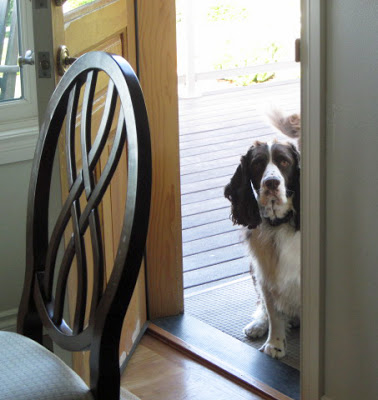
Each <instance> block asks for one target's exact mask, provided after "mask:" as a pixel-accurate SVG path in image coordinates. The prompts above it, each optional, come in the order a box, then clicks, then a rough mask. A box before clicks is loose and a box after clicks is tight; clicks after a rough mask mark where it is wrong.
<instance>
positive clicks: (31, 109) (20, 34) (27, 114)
mask: <svg viewBox="0 0 378 400" xmlns="http://www.w3.org/2000/svg"><path fill="white" fill-rule="evenodd" d="M33 48H34V43H33V25H32V2H31V1H24V0H1V1H0V164H3V163H8V162H15V161H21V160H25V159H30V158H32V156H33V152H34V146H35V142H36V138H37V134H38V120H37V97H36V89H35V68H34V66H33V65H27V64H26V65H24V66H22V67H19V65H18V58H19V56H20V55H22V56H24V55H25V53H26V51H27V50H29V49H31V50H33ZM33 58H34V57H33ZM20 151H21V153H22V154H21V153H20ZM16 153H18V154H16Z"/></svg>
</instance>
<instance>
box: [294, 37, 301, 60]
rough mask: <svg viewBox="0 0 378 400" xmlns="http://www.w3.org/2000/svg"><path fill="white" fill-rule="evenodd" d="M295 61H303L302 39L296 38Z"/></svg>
mask: <svg viewBox="0 0 378 400" xmlns="http://www.w3.org/2000/svg"><path fill="white" fill-rule="evenodd" d="M295 62H301V39H295Z"/></svg>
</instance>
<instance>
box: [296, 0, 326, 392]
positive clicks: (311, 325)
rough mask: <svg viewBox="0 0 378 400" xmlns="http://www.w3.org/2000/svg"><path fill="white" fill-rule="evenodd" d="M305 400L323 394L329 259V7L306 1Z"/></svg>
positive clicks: (303, 94)
mask: <svg viewBox="0 0 378 400" xmlns="http://www.w3.org/2000/svg"><path fill="white" fill-rule="evenodd" d="M301 7H302V32H301V69H302V83H301V102H302V104H301V112H302V132H303V135H302V136H303V138H302V160H303V161H302V182H301V196H302V203H301V214H302V301H303V303H302V321H301V338H302V339H301V399H303V400H304V399H305V400H319V399H320V398H321V397H322V395H323V394H324V392H323V376H322V375H323V354H324V348H323V347H324V346H323V332H324V326H323V325H324V321H323V320H324V304H323V298H324V285H323V279H324V272H323V270H322V269H323V266H324V254H325V240H324V238H325V235H324V232H325V229H324V224H325V160H324V159H325V157H324V153H325V152H324V149H325V146H324V139H325V128H324V127H325V114H326V112H325V109H326V106H325V104H326V99H325V28H326V25H325V2H324V1H323V0H301Z"/></svg>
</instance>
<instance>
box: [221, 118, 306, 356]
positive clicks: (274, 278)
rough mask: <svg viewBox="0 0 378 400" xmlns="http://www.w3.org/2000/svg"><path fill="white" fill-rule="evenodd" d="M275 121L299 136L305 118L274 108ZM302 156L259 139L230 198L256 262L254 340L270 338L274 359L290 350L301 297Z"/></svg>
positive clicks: (228, 188)
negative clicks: (291, 325) (289, 334)
mask: <svg viewBox="0 0 378 400" xmlns="http://www.w3.org/2000/svg"><path fill="white" fill-rule="evenodd" d="M270 119H271V121H272V123H273V125H274V126H276V127H277V128H278V129H279V130H281V132H283V133H284V134H286V135H288V136H290V137H295V138H298V137H299V134H300V117H299V116H298V114H294V115H292V116H289V117H284V116H283V114H282V113H280V112H277V111H275V112H273V113H271V115H270ZM299 181H300V155H299V152H298V150H297V148H296V146H295V145H294V144H292V143H287V142H279V141H273V142H269V143H263V142H259V141H257V142H255V143H254V145H253V146H252V147H251V148H250V149H249V150H248V152H247V154H246V155H244V156H242V157H241V160H240V164H239V166H238V167H237V169H236V171H235V174H234V175H233V177H232V178H231V181H230V183H229V184H228V185H227V186H226V187H225V191H224V194H225V197H226V198H227V199H228V200H230V202H231V217H232V221H233V222H234V223H235V224H239V225H242V226H244V227H246V240H247V242H248V245H249V248H250V251H251V255H252V257H253V261H252V263H251V273H252V278H253V282H254V284H255V287H256V291H257V294H258V297H259V301H258V305H257V309H256V311H255V313H254V314H253V316H252V318H253V319H252V322H251V323H249V324H248V325H247V326H246V327H245V328H244V333H245V334H246V335H247V336H249V337H250V338H252V339H253V338H258V337H262V336H263V335H264V334H265V333H266V332H267V331H268V338H267V340H266V342H265V344H264V345H263V346H262V348H261V349H260V350H261V351H264V352H265V353H266V354H268V355H270V356H271V357H274V358H282V357H284V356H285V354H286V353H285V351H286V330H287V327H288V325H289V323H290V321H292V320H298V318H299V315H300V309H301V301H300V285H301V284H300V232H299V227H300V184H299Z"/></svg>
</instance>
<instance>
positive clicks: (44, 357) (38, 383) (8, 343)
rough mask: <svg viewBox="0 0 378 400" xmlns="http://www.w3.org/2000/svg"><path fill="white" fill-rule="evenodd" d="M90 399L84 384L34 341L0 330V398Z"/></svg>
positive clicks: (61, 362) (13, 399)
mask: <svg viewBox="0 0 378 400" xmlns="http://www.w3.org/2000/svg"><path fill="white" fill-rule="evenodd" d="M52 399H54V400H93V396H92V395H91V393H90V391H89V389H88V386H87V385H86V384H85V383H84V381H83V380H82V379H81V378H80V377H79V375H77V374H76V373H75V372H74V371H73V370H72V369H71V368H69V367H68V366H67V365H66V364H65V363H64V362H63V361H62V360H61V359H60V358H58V357H57V356H56V355H54V354H53V353H51V352H50V351H49V350H47V349H46V348H45V347H43V346H41V345H39V344H38V343H36V342H35V341H33V340H31V339H29V338H27V337H25V336H22V335H19V334H17V333H13V332H4V331H1V332H0V400H52Z"/></svg>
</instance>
